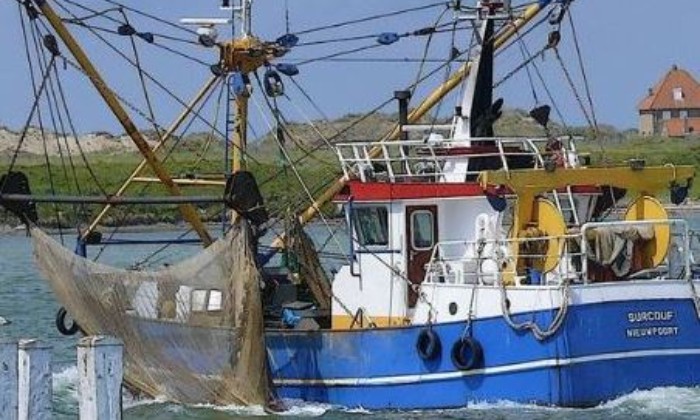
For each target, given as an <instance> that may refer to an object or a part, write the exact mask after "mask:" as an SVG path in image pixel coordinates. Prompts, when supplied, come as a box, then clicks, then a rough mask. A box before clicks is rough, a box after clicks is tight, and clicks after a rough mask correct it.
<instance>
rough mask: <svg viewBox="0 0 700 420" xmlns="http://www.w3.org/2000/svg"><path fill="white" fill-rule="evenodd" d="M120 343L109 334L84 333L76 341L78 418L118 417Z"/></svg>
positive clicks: (121, 351)
mask: <svg viewBox="0 0 700 420" xmlns="http://www.w3.org/2000/svg"><path fill="white" fill-rule="evenodd" d="M123 347H124V346H123V344H122V342H121V341H120V340H117V339H116V338H112V337H102V336H96V337H85V338H83V339H81V340H80V341H79V342H78V376H79V385H78V386H79V388H78V392H79V399H80V402H79V406H80V418H81V419H86V420H87V419H100V420H118V419H121V418H122V413H121V387H122V379H123V374H124V372H123V365H122V355H123Z"/></svg>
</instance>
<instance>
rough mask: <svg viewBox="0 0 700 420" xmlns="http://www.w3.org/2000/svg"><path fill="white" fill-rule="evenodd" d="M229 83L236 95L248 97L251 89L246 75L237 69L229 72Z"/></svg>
mask: <svg viewBox="0 0 700 420" xmlns="http://www.w3.org/2000/svg"><path fill="white" fill-rule="evenodd" d="M229 84H230V87H231V90H232V91H233V93H234V94H235V95H236V96H240V97H244V98H249V97H250V94H251V92H252V90H253V88H252V86H251V84H250V79H249V78H248V75H246V74H243V73H241V72H238V71H237V72H233V73H231V76H230V79H229Z"/></svg>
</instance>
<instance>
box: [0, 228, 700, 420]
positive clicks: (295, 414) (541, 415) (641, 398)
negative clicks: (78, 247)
mask: <svg viewBox="0 0 700 420" xmlns="http://www.w3.org/2000/svg"><path fill="white" fill-rule="evenodd" d="M312 234H313V236H314V237H315V239H317V241H318V242H326V241H325V239H324V238H325V237H327V236H328V230H327V229H326V227H324V226H317V227H315V228H314V229H312ZM180 235H181V232H179V231H162V232H149V233H131V234H127V235H122V236H121V237H122V238H123V237H125V236H126V237H129V238H133V239H139V238H141V239H153V238H154V237H158V238H175V237H178V236H180ZM319 238H320V239H319ZM65 241H66V246H73V244H74V238H73V237H72V236H70V235H67V236H66V237H65ZM343 241H346V239H342V238H341V239H340V241H339V242H334V241H330V242H329V243H328V250H329V251H330V252H337V251H338V247H342V246H343V245H344V244H343V243H342V242H343ZM158 248H159V246H157V245H137V246H113V247H109V248H107V249H106V250H105V252H104V254H103V256H102V259H101V260H103V261H105V262H108V263H110V264H114V265H118V266H128V265H129V264H131V263H132V262H133V261H134V260H135V259H136V260H138V259H141V258H142V257H145V256H147V255H149V254H151V253H153V252H154V251H156V250H158ZM196 249H197V248H196V247H195V246H180V247H178V248H173V249H168V250H167V251H165V252H162V253H159V254H157V255H156V257H154V258H152V259H150V260H149V263H150V264H152V265H155V266H158V265H162V264H167V263H169V262H173V261H176V260H177V259H179V258H182V257H183V256H185V255H187V254H192V253H194V252H196ZM98 251H99V249H92V250H91V255H93V256H94V255H95V253H96V252H98ZM340 263H341V261H335V263H331V266H330V269H333V268H334V266H337V265H338V264H340ZM58 308H59V305H58V304H57V302H56V301H55V299H54V297H53V294H52V292H51V290H50V288H49V286H48V285H47V283H46V282H45V281H43V280H42V279H41V278H40V276H39V274H38V273H37V271H36V269H35V267H34V264H33V261H32V248H31V243H30V240H29V238H27V237H26V236H25V235H24V234H23V233H22V232H15V233H11V234H2V235H0V317H4V318H6V319H7V320H9V321H11V323H10V324H9V325H5V326H0V337H2V338H15V339H20V338H40V339H42V340H45V341H47V342H48V343H50V344H51V345H52V346H53V348H54V362H55V364H54V375H53V388H54V409H55V418H56V419H74V418H76V417H77V410H78V407H77V396H78V395H77V376H78V372H77V368H76V366H75V357H76V356H75V354H76V353H75V345H76V342H77V338H76V337H64V336H61V335H60V334H59V333H58V332H57V331H56V328H55V323H54V322H55V321H54V320H55V315H56V311H57V310H58ZM640 316H648V314H646V315H640ZM653 316H656V315H653ZM659 316H661V315H659ZM288 405H289V411H288V412H287V413H285V414H284V415H283V417H288V418H308V417H322V418H324V419H326V418H327V419H350V418H364V417H367V416H369V415H371V416H372V417H380V418H385V419H397V420H398V419H405V418H418V417H425V416H427V417H431V418H440V419H494V420H496V419H499V420H500V419H532V420H535V419H605V420H610V419H627V418H629V419H696V418H700V389H680V388H660V389H655V390H651V391H639V392H635V393H633V394H630V395H627V396H624V397H622V398H620V399H617V400H615V401H610V402H608V403H605V404H602V405H601V406H599V407H596V408H591V409H565V408H552V407H538V406H530V405H520V404H512V403H509V402H502V403H496V404H473V405H471V406H469V407H465V408H463V409H458V410H439V411H401V412H398V411H386V412H370V411H365V410H358V409H345V408H343V407H333V406H329V405H325V404H310V403H305V402H301V401H289V402H288ZM124 408H125V412H124V417H125V418H126V419H164V420H165V419H168V420H170V419H212V420H213V419H241V418H256V417H260V416H263V415H265V413H264V411H263V409H262V408H261V407H252V408H242V407H213V406H209V405H194V406H182V405H177V404H170V403H166V402H163V401H158V400H148V399H147V400H138V399H134V398H133V397H131V396H128V395H127V396H125V400H124Z"/></svg>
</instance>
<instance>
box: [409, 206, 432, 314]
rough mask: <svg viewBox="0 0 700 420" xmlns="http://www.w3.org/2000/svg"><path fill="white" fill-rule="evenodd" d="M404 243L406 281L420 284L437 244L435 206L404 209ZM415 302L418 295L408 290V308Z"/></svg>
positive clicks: (413, 305)
mask: <svg viewBox="0 0 700 420" xmlns="http://www.w3.org/2000/svg"><path fill="white" fill-rule="evenodd" d="M406 242H407V243H406V249H407V250H408V253H407V267H408V269H407V270H406V271H407V273H408V280H409V281H410V282H411V284H421V283H422V282H423V279H424V278H425V267H426V265H427V264H428V263H429V262H430V257H431V256H432V255H433V249H434V248H435V244H437V243H438V218H437V206H407V207H406ZM417 301H418V294H416V292H414V291H413V290H411V289H409V291H408V307H409V308H413V307H415V306H416V302H417Z"/></svg>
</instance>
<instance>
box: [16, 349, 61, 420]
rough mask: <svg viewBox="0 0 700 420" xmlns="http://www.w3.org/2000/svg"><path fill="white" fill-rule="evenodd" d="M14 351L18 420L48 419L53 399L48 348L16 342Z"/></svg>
mask: <svg viewBox="0 0 700 420" xmlns="http://www.w3.org/2000/svg"><path fill="white" fill-rule="evenodd" d="M18 348H19V351H18V365H19V379H18V390H19V393H18V396H17V405H18V409H17V413H18V418H19V420H44V419H50V418H51V399H52V397H53V389H52V387H53V384H52V372H51V347H50V346H48V345H47V344H45V343H42V342H41V341H39V340H20V342H19V346H18Z"/></svg>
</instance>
